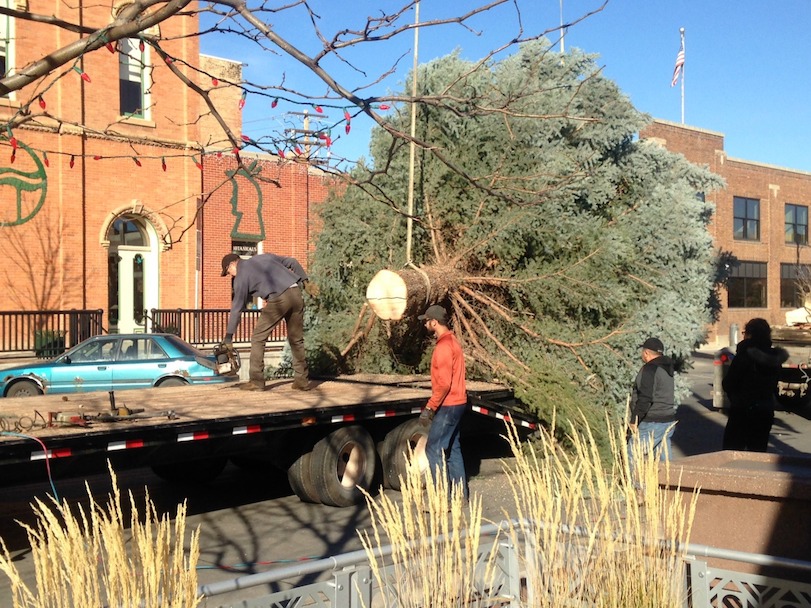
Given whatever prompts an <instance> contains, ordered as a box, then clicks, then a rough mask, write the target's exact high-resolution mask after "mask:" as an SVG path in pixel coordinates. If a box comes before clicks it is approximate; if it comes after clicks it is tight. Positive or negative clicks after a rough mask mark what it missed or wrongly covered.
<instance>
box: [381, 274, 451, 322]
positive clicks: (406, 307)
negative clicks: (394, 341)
mask: <svg viewBox="0 0 811 608" xmlns="http://www.w3.org/2000/svg"><path fill="white" fill-rule="evenodd" d="M458 285H459V276H458V274H457V272H456V271H455V270H453V269H448V268H439V267H436V266H429V267H423V268H419V269H417V268H404V269H402V270H398V271H396V272H395V271H392V270H381V271H380V272H378V273H377V274H376V275H375V276H374V277H372V280H371V281H369V286H368V287H367V288H366V301H367V302H368V303H369V307H370V308H371V309H372V311H374V313H375V314H376V315H377V316H378V317H379V318H380V319H383V320H384V321H399V320H400V319H402V318H403V317H407V316H417V315H420V314H422V313H423V312H425V309H426V308H428V307H429V306H431V305H432V304H439V303H441V302H442V301H443V300H444V299H446V298H447V296H448V294H450V293H451V292H452V291H453V290H455V289H456V288H457V286H458Z"/></svg>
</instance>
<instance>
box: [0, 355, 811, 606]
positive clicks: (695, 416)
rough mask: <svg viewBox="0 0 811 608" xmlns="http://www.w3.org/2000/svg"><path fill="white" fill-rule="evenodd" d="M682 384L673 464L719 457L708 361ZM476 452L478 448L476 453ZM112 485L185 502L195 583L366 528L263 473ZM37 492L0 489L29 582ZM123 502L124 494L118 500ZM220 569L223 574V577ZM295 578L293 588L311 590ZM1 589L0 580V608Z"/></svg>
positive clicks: (491, 495) (804, 448) (807, 425)
mask: <svg viewBox="0 0 811 608" xmlns="http://www.w3.org/2000/svg"><path fill="white" fill-rule="evenodd" d="M688 378H689V380H690V382H691V384H692V394H691V396H690V397H689V399H688V400H687V401H686V402H685V403H684V404H683V405H682V407H681V408H680V410H679V423H678V425H677V427H676V431H675V436H674V440H673V449H674V453H675V454H674V456H675V457H676V458H680V457H683V456H691V455H694V454H701V453H706V452H712V451H716V450H718V449H720V446H721V437H722V435H723V429H724V424H725V422H726V417H725V415H724V414H723V413H722V412H720V411H716V410H714V409H713V408H712V380H713V358H712V353H711V352H707V353H698V354H697V356H696V358H695V365H694V368H693V369H692V370H691V371H690V372H689V374H688ZM477 448H478V449H480V450H481V446H477ZM770 451H773V452H779V453H783V454H798V453H802V454H805V453H811V421H809V414H808V413H805V414H803V415H800V414H796V413H790V412H778V415H777V420H776V422H775V426H774V432H773V437H772V442H771V445H770ZM480 456H481V458H474V459H473V461H472V470H471V471H470V473H471V474H472V475H473V477H472V479H471V491H472V492H478V493H481V494H482V495H483V496H485V497H486V499H485V500H484V516H485V518H487V519H489V520H496V521H498V520H501V519H503V517H504V509H509V506H510V497H511V493H510V490H509V486H508V485H507V481H506V479H505V476H504V475H503V473H502V471H503V466H504V460H503V459H505V458H508V456H509V455H508V454H507V453H506V452H505V451H504V450H503V449H501V448H499V447H498V446H495V445H494V446H491V447H490V448H489V449H488V451H487V453H482V454H480ZM119 482H120V483H119V485H120V486H121V488H122V490H123V491H124V492H126V491H132V492H133V493H134V494H135V496H136V497H137V500H139V501H140V500H142V498H143V495H144V489H143V488H144V486H145V485H149V487H150V495H151V497H152V499H153V501H154V502H155V504H156V505H157V507H158V511H159V512H162V513H174V511H175V508H176V504H177V503H178V502H180V501H182V500H184V499H186V500H187V501H188V508H189V518H188V526H189V528H194V527H196V526H200V529H201V558H200V568H201V569H200V571H199V576H200V582H201V583H206V582H213V581H218V580H223V579H225V578H230V577H234V576H239V575H242V574H248V573H251V572H258V571H265V570H267V569H269V568H273V567H278V566H282V565H287V564H289V563H291V562H294V561H297V560H301V559H308V558H321V557H325V556H330V555H336V554H340V553H344V552H348V551H353V550H356V549H359V548H360V543H359V540H358V534H357V530H358V529H364V528H366V527H367V526H368V524H369V519H368V515H367V510H366V507H365V506H359V507H348V508H343V509H338V508H333V507H325V506H323V505H313V504H306V503H302V502H300V501H299V500H298V498H296V497H295V496H293V495H291V493H290V489H289V487H288V485H287V481H286V478H285V477H284V476H282V475H279V474H275V473H269V472H268V471H261V472H257V471H244V470H241V469H238V468H236V467H233V466H229V467H228V468H227V469H226V471H225V473H224V474H223V475H221V476H220V477H219V478H217V479H216V480H215V481H213V482H212V483H210V484H207V485H202V486H196V487H191V488H188V487H187V488H181V487H178V486H174V485H172V484H170V483H167V482H165V481H162V480H160V479H158V478H157V477H155V476H154V475H153V474H152V472H151V471H149V470H147V469H137V470H132V471H126V472H121V473H120V475H119ZM88 483H90V485H91V488H92V489H93V492H94V494H95V495H97V496H101V495H103V494H104V493H105V492H107V491H108V490H109V480H108V479H107V478H106V476H105V475H97V476H93V477H91V478H89V479H88ZM57 490H58V491H59V492H60V495H61V496H62V497H63V498H69V499H71V500H78V499H81V498H83V497H84V496H85V495H86V494H85V490H84V480H83V479H74V480H68V481H65V480H62V481H60V482H58V484H57ZM48 491H49V487H48V486H47V485H46V484H44V483H37V484H27V485H18V486H12V487H3V486H0V534H1V535H2V536H3V538H4V539H5V540H6V542H7V543H8V544H9V546H10V548H11V549H12V551H13V553H14V555H15V557H16V559H17V562H16V563H17V565H18V567H19V568H21V569H22V570H23V572H25V573H26V575H27V576H31V575H32V571H31V561H32V560H31V559H30V555H29V553H28V551H27V550H26V549H25V537H24V535H23V533H22V531H21V529H20V528H19V526H18V525H17V524H16V523H14V521H13V520H14V519H24V520H28V521H31V520H30V516H29V515H28V513H29V509H28V506H27V505H28V504H29V503H30V502H31V500H32V497H34V496H39V497H43V496H44V495H45V493H46V492H48ZM122 493H123V492H122ZM222 567H228V568H227V569H224V568H222ZM312 580H313V579H312V577H304V578H302V579H301V580H298V581H295V584H299V585H300V584H305V583H307V582H311V581H312ZM264 593H267V589H265V588H257V589H252V590H245V591H242V592H240V593H239V599H246V598H248V597H256V596H259V595H263V594H264ZM236 599H237V597H227V596H225V597H218V598H213V599H212V600H211V601H210V602H209V604H208V606H219V605H220V604H221V603H222V604H225V603H226V602H229V601H235V600H236ZM9 604H10V601H9V589H8V584H7V580H6V579H5V577H0V606H8V605H9Z"/></svg>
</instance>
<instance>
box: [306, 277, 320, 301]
mask: <svg viewBox="0 0 811 608" xmlns="http://www.w3.org/2000/svg"><path fill="white" fill-rule="evenodd" d="M304 291H306V292H307V295H308V296H310V297H311V298H317V297H318V294H319V293H321V290H320V289H319V288H318V285H316V284H315V283H313V282H312V281H304Z"/></svg>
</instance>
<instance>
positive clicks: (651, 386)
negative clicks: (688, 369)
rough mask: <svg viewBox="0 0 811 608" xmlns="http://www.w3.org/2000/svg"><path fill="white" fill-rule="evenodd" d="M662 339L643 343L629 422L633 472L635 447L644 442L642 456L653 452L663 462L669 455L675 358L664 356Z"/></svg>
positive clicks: (629, 447) (673, 421) (649, 339)
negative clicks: (635, 444) (637, 443)
mask: <svg viewBox="0 0 811 608" xmlns="http://www.w3.org/2000/svg"><path fill="white" fill-rule="evenodd" d="M664 350H665V347H664V344H662V341H661V340H660V339H659V338H648V339H647V340H645V342H644V343H643V344H642V361H643V362H644V364H643V365H642V369H640V370H639V373H638V374H637V375H636V381H635V382H634V389H633V393H632V395H631V411H630V415H629V420H628V427H629V429H630V433H629V435H628V462H629V463H630V464H631V470H632V471H633V456H632V455H633V444H634V442H636V441H639V442H640V443H641V450H642V453H647V452H648V451H649V450H653V451H654V452H655V453H656V454H657V455H658V457H659V459H660V460H665V459H667V458H669V456H670V438H671V437H672V436H673V430H674V425H675V422H676V405H675V396H674V392H675V391H674V381H673V373H674V370H673V367H674V364H673V359H671V358H670V357H666V356H665V355H664Z"/></svg>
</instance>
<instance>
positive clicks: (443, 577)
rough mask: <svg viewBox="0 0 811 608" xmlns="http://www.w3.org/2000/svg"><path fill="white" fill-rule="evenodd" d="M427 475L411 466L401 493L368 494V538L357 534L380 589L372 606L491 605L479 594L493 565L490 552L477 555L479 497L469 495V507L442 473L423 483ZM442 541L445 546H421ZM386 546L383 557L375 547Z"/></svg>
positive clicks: (488, 580) (480, 514)
mask: <svg viewBox="0 0 811 608" xmlns="http://www.w3.org/2000/svg"><path fill="white" fill-rule="evenodd" d="M427 475H428V473H427V471H422V470H421V469H420V466H419V464H415V465H414V466H410V467H409V474H408V475H407V476H406V478H405V479H403V480H402V486H401V488H400V494H399V495H396V494H393V493H392V494H386V493H383V494H381V495H380V496H379V497H377V498H372V497H371V496H370V495H368V494H367V495H366V501H367V504H368V505H369V509H370V511H371V516H372V517H371V521H372V534H371V535H370V534H369V533H368V532H365V531H364V532H361V533H360V539H361V542H362V543H363V547H364V549H365V550H366V553H367V555H368V556H369V561H370V565H371V567H372V572H373V574H374V576H375V580H376V582H377V586H378V589H380V590H381V595H380V596H379V601H376V602H375V605H379V606H387V607H388V606H391V607H395V606H396V607H397V608H412V607H414V608H417V607H420V606H421V607H425V606H471V607H474V606H491V605H492V604H490V603H486V602H484V601H483V600H482V596H481V592H482V591H484V590H486V589H487V588H489V586H490V583H491V581H492V580H493V578H494V570H493V566H494V565H495V555H494V554H493V553H490V554H489V555H485V556H484V557H483V558H482V559H480V556H479V547H480V540H481V539H480V530H481V526H482V497H481V496H473V497H471V499H470V502H469V503H468V501H467V500H466V499H465V497H464V495H463V493H462V491H461V489H460V488H459V487H458V486H455V485H454V486H453V487H452V490H451V491H450V492H449V491H448V484H447V482H446V481H445V479H446V476H445V475H438V476H437V478H438V480H437V483H436V484H434V483H427V484H426V483H425V480H426V476H427ZM427 479H429V480H430V477H427ZM398 498H399V500H398ZM440 537H442V538H445V539H447V541H448V542H446V543H434V542H425V540H426V539H436V538H440ZM386 545H391V546H392V548H393V552H392V555H391V556H390V557H385V558H384V557H381V556H379V555H378V553H377V552H376V548H380V547H383V546H386ZM493 550H494V551H495V550H496V547H495V546H494V549H493ZM388 566H391V570H390V571H389V572H388V573H387V572H386V571H384V568H386V567H388Z"/></svg>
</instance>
